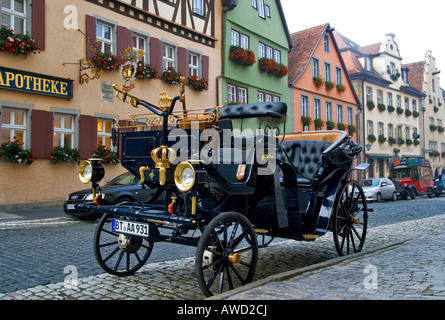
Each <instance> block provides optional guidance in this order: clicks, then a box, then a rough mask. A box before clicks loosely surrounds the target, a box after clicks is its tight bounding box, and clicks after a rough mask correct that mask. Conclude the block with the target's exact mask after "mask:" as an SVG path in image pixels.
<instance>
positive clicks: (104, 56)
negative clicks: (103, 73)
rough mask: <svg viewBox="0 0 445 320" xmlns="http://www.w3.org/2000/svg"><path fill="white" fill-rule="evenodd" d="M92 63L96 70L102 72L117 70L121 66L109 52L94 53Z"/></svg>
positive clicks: (116, 58)
mask: <svg viewBox="0 0 445 320" xmlns="http://www.w3.org/2000/svg"><path fill="white" fill-rule="evenodd" d="M92 63H93V64H94V66H96V67H97V68H98V69H102V70H117V69H119V66H120V65H121V61H120V59H119V58H118V57H116V56H115V55H113V54H111V53H109V52H105V53H103V52H99V53H96V54H95V55H94V57H93V61H92Z"/></svg>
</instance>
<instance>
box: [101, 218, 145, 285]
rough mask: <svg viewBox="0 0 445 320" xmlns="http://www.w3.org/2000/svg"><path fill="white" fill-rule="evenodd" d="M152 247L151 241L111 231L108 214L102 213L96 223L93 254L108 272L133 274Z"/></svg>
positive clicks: (143, 261)
mask: <svg viewBox="0 0 445 320" xmlns="http://www.w3.org/2000/svg"><path fill="white" fill-rule="evenodd" d="M152 249H153V241H149V240H147V239H144V238H140V237H134V236H127V235H124V234H121V233H117V232H115V231H113V229H112V223H111V217H110V215H108V214H104V215H103V216H102V218H101V219H100V221H99V223H98V224H97V227H96V232H95V235H94V255H95V256H96V260H97V262H98V263H99V265H100V266H101V267H102V269H103V270H104V271H106V272H108V273H110V274H113V275H115V276H128V275H132V274H134V273H135V272H136V271H138V270H139V269H140V268H141V267H142V266H143V265H144V264H145V263H146V262H147V260H148V258H149V257H150V254H151V251H152Z"/></svg>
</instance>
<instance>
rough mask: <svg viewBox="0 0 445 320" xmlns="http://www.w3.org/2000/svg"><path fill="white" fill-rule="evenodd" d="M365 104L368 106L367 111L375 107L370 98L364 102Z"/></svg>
mask: <svg viewBox="0 0 445 320" xmlns="http://www.w3.org/2000/svg"><path fill="white" fill-rule="evenodd" d="M366 106H367V107H368V109H369V111H371V110H372V109H374V108H375V104H374V102H373V101H372V100H369V101H368V102H366Z"/></svg>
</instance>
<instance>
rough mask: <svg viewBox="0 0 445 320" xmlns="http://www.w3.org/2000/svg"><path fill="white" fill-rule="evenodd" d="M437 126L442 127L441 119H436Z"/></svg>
mask: <svg viewBox="0 0 445 320" xmlns="http://www.w3.org/2000/svg"><path fill="white" fill-rule="evenodd" d="M437 126H438V127H442V119H437Z"/></svg>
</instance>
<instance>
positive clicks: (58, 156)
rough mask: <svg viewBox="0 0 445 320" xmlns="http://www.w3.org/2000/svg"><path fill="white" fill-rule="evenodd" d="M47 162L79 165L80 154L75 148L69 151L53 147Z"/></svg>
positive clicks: (65, 148)
mask: <svg viewBox="0 0 445 320" xmlns="http://www.w3.org/2000/svg"><path fill="white" fill-rule="evenodd" d="M49 162H50V163H51V164H54V165H55V164H57V163H58V162H75V163H77V164H79V163H80V152H79V150H78V149H77V148H74V149H71V148H69V147H55V148H54V150H53V152H52V153H51V157H50V160H49Z"/></svg>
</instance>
